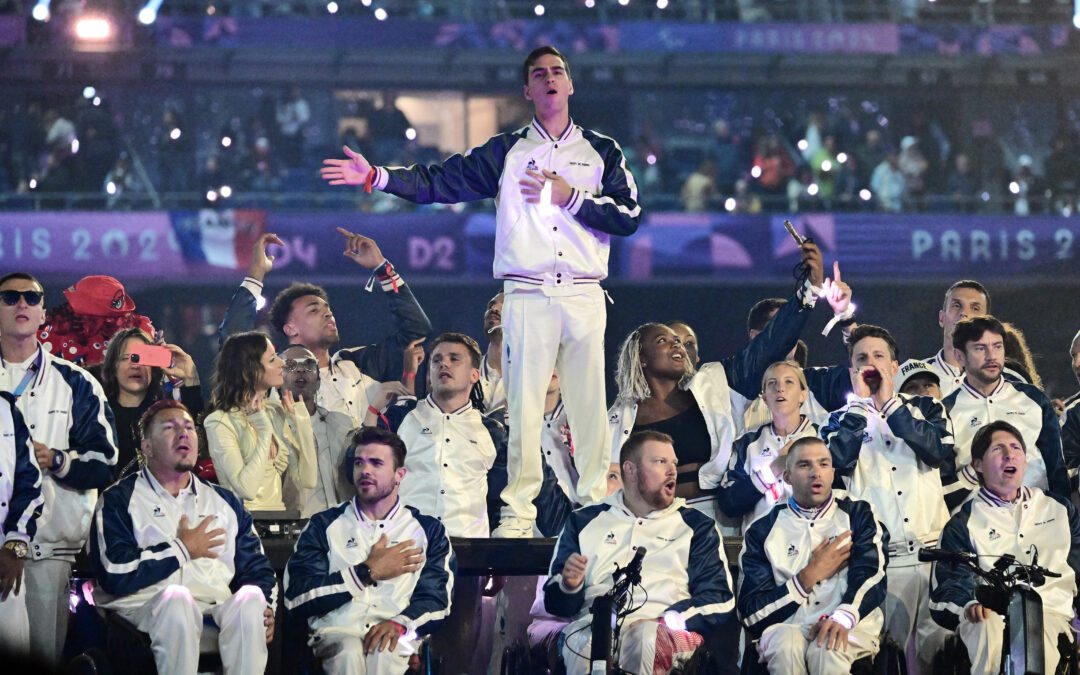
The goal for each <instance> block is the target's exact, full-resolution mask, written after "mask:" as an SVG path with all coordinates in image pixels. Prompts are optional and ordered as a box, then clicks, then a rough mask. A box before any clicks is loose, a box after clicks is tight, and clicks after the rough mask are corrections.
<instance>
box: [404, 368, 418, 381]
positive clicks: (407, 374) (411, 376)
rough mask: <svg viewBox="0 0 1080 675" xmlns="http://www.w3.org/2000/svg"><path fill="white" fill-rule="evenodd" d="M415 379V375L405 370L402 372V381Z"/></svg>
mask: <svg viewBox="0 0 1080 675" xmlns="http://www.w3.org/2000/svg"><path fill="white" fill-rule="evenodd" d="M415 378H416V373H410V372H409V371H407V370H406V371H404V372H403V373H401V379H402V380H412V379H415Z"/></svg>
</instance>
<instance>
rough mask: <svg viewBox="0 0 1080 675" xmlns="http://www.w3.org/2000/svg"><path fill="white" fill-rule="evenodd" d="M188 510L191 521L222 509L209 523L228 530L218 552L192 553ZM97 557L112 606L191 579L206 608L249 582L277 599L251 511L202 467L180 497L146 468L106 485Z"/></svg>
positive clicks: (97, 592) (102, 598)
mask: <svg viewBox="0 0 1080 675" xmlns="http://www.w3.org/2000/svg"><path fill="white" fill-rule="evenodd" d="M183 516H187V518H188V524H189V526H190V527H195V526H197V525H198V524H199V523H201V522H202V521H203V519H205V518H206V517H207V516H214V520H213V521H211V524H210V527H209V529H211V530H213V529H218V528H221V529H223V530H225V535H224V543H223V544H222V546H220V547H217V548H215V549H214V552H215V553H217V558H197V559H195V560H192V558H191V555H190V554H189V553H188V551H187V548H186V547H185V546H184V544H183V543H182V542H181V541H180V539H179V538H178V537H177V532H178V530H179V527H180V519H181V518H182V517H183ZM90 563H91V567H92V569H93V570H94V577H95V578H96V579H97V587H96V588H95V589H94V599H95V601H96V602H97V604H99V605H101V606H104V607H110V608H113V609H135V608H138V607H141V606H142V605H144V604H145V603H146V602H147V601H148V600H150V599H151V598H152V597H154V595H155V594H157V593H158V592H159V591H160V590H161V589H163V588H165V587H166V586H170V585H174V584H176V585H180V586H186V587H187V589H188V590H189V591H191V595H192V597H193V598H194V599H195V601H196V602H197V603H198V604H199V607H200V608H201V609H203V610H204V611H205V610H206V608H208V607H210V606H212V605H215V604H218V603H221V602H224V601H225V600H228V599H229V597H230V596H231V595H232V594H233V593H235V592H236V591H238V590H240V587H242V586H247V585H253V586H258V587H259V588H260V589H262V592H263V596H264V597H265V598H266V602H267V603H268V604H269V605H270V606H271V607H275V606H276V601H277V578H276V577H275V575H274V569H273V567H272V566H271V565H270V560H269V559H268V558H267V557H266V555H265V554H264V553H263V548H262V542H261V541H260V540H259V537H258V535H256V534H255V528H254V526H253V525H252V521H251V514H249V513H248V512H247V510H245V509H244V505H243V503H241V501H240V498H239V497H237V496H236V495H234V494H233V493H232V492H229V491H228V490H227V489H225V488H223V487H221V486H219V485H212V484H210V483H207V482H206V481H204V480H202V479H201V478H198V477H197V476H195V474H191V482H190V483H189V485H188V487H187V488H185V489H184V490H181V491H180V494H179V495H178V496H176V497H173V496H172V495H171V494H169V492H168V491H166V490H165V489H164V488H163V487H161V484H160V483H158V482H157V480H156V479H155V478H154V476H153V474H151V473H150V471H149V470H148V469H145V468H143V469H142V470H140V471H137V472H135V473H132V474H129V475H128V476H127V477H125V478H123V479H121V480H120V481H118V482H117V483H116V484H115V485H113V486H111V487H109V488H108V489H107V490H105V491H104V492H103V493H102V494H101V499H100V500H99V502H98V506H97V511H96V512H95V513H94V526H93V529H92V530H91V533H90Z"/></svg>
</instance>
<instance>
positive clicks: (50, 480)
mask: <svg viewBox="0 0 1080 675" xmlns="http://www.w3.org/2000/svg"><path fill="white" fill-rule="evenodd" d="M39 358H40V363H41V365H40V368H38V371H37V375H36V376H35V377H34V379H33V380H32V381H31V382H30V383H29V385H28V386H27V387H26V389H25V390H24V391H23V392H22V395H21V396H19V400H18V401H17V402H16V407H17V408H18V409H19V412H21V413H22V415H23V419H24V420H25V422H26V427H27V429H28V430H29V431H30V438H31V439H32V440H34V441H37V442H39V443H44V444H45V445H47V446H48V447H49V448H52V449H53V450H57V451H60V454H61V464H60V468H59V469H58V470H56V471H46V472H43V478H42V483H41V495H42V498H43V499H44V500H45V502H44V506H43V508H42V512H41V517H40V518H38V522H37V533H36V534H35V535H34V538H33V541H32V543H31V545H30V555H31V556H33V557H34V559H35V560H41V559H44V558H61V559H64V560H68V561H74V560H75V554H76V553H78V552H79V550H80V549H82V547H83V545H84V544H85V543H86V535H87V534H88V533H89V532H90V520H91V518H92V516H93V514H94V505H95V503H96V502H97V497H98V492H97V491H98V490H99V489H102V488H104V487H106V486H108V485H109V483H111V482H112V479H113V477H112V467H113V466H114V465H115V464H116V454H117V450H116V422H115V419H114V418H113V413H112V409H110V408H109V404H108V402H107V401H106V400H105V392H104V391H103V390H102V388H101V385H100V384H98V381H97V380H96V379H94V377H93V376H92V375H90V373H88V372H86V371H85V370H83V369H82V368H80V367H79V366H76V365H75V364H73V363H70V362H68V361H65V360H63V359H61V358H58V357H56V356H53V355H52V354H50V353H49V352H47V351H45V350H44V349H42V348H41V346H40V345H39V346H38V353H37V355H35V356H34V358H33V360H31V363H36V362H37V359H39ZM12 366H13V364H11V363H10V362H7V361H4V360H3V359H2V358H0V382H8V381H10V380H11V379H12V378H11V374H13V373H9V372H8V371H9V370H10V369H11V368H12ZM20 379H21V378H20ZM16 384H17V382H16ZM13 386H14V385H13ZM35 463H36V461H35Z"/></svg>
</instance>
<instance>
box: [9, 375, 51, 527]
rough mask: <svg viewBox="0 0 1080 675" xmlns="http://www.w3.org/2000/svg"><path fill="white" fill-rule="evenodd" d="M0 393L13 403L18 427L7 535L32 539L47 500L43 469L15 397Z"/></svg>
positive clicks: (13, 417)
mask: <svg viewBox="0 0 1080 675" xmlns="http://www.w3.org/2000/svg"><path fill="white" fill-rule="evenodd" d="M0 396H2V397H3V398H4V401H5V403H4V404H6V405H8V406H10V410H11V417H12V425H13V426H14V429H15V438H14V444H13V450H14V452H15V475H14V476H13V477H12V486H11V499H10V500H9V502H8V511H7V517H6V518H5V519H4V538H5V539H12V538H15V539H21V540H23V541H27V542H29V541H30V540H31V539H33V538H34V534H35V533H36V532H37V519H38V516H40V515H41V507H42V504H44V501H45V500H44V499H43V498H42V496H41V469H39V468H38V464H37V460H36V459H35V457H34V444H33V441H31V439H30V430H29V429H27V428H26V422H25V421H24V420H23V416H22V413H20V412H19V409H18V408H16V407H15V397H14V396H12V395H11V394H9V393H8V392H0Z"/></svg>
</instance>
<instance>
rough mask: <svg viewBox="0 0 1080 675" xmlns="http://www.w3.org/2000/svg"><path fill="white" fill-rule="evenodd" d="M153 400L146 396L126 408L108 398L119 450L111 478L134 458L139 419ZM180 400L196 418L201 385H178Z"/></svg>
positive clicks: (120, 472) (199, 408)
mask: <svg viewBox="0 0 1080 675" xmlns="http://www.w3.org/2000/svg"><path fill="white" fill-rule="evenodd" d="M154 402H155V400H154V399H151V398H150V397H149V396H147V397H146V398H144V399H143V402H142V403H140V404H139V405H137V406H135V407H134V408H126V407H124V406H122V405H120V403H119V402H117V401H116V400H115V399H110V400H109V407H110V408H112V411H113V416H114V417H115V418H116V448H117V450H118V451H119V452H118V454H117V455H116V466H114V467H113V478H116V479H120V478H122V477H123V476H124V475H126V474H127V471H125V470H124V469H125V467H127V466H128V465H129V464H130V463H131V462H132V461H133V460H134V459H135V457H136V453H135V451H136V449H137V448H138V447H139V419H140V418H141V417H142V416H143V413H144V412H146V411H147V409H149V408H150V406H151V405H153V404H154ZM180 402H181V403H183V404H184V405H185V406H187V409H188V410H189V411H191V416H192V417H193V418H195V419H198V417H199V413H200V412H202V407H203V398H202V387H201V386H199V385H197V384H196V385H193V386H190V387H180Z"/></svg>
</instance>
